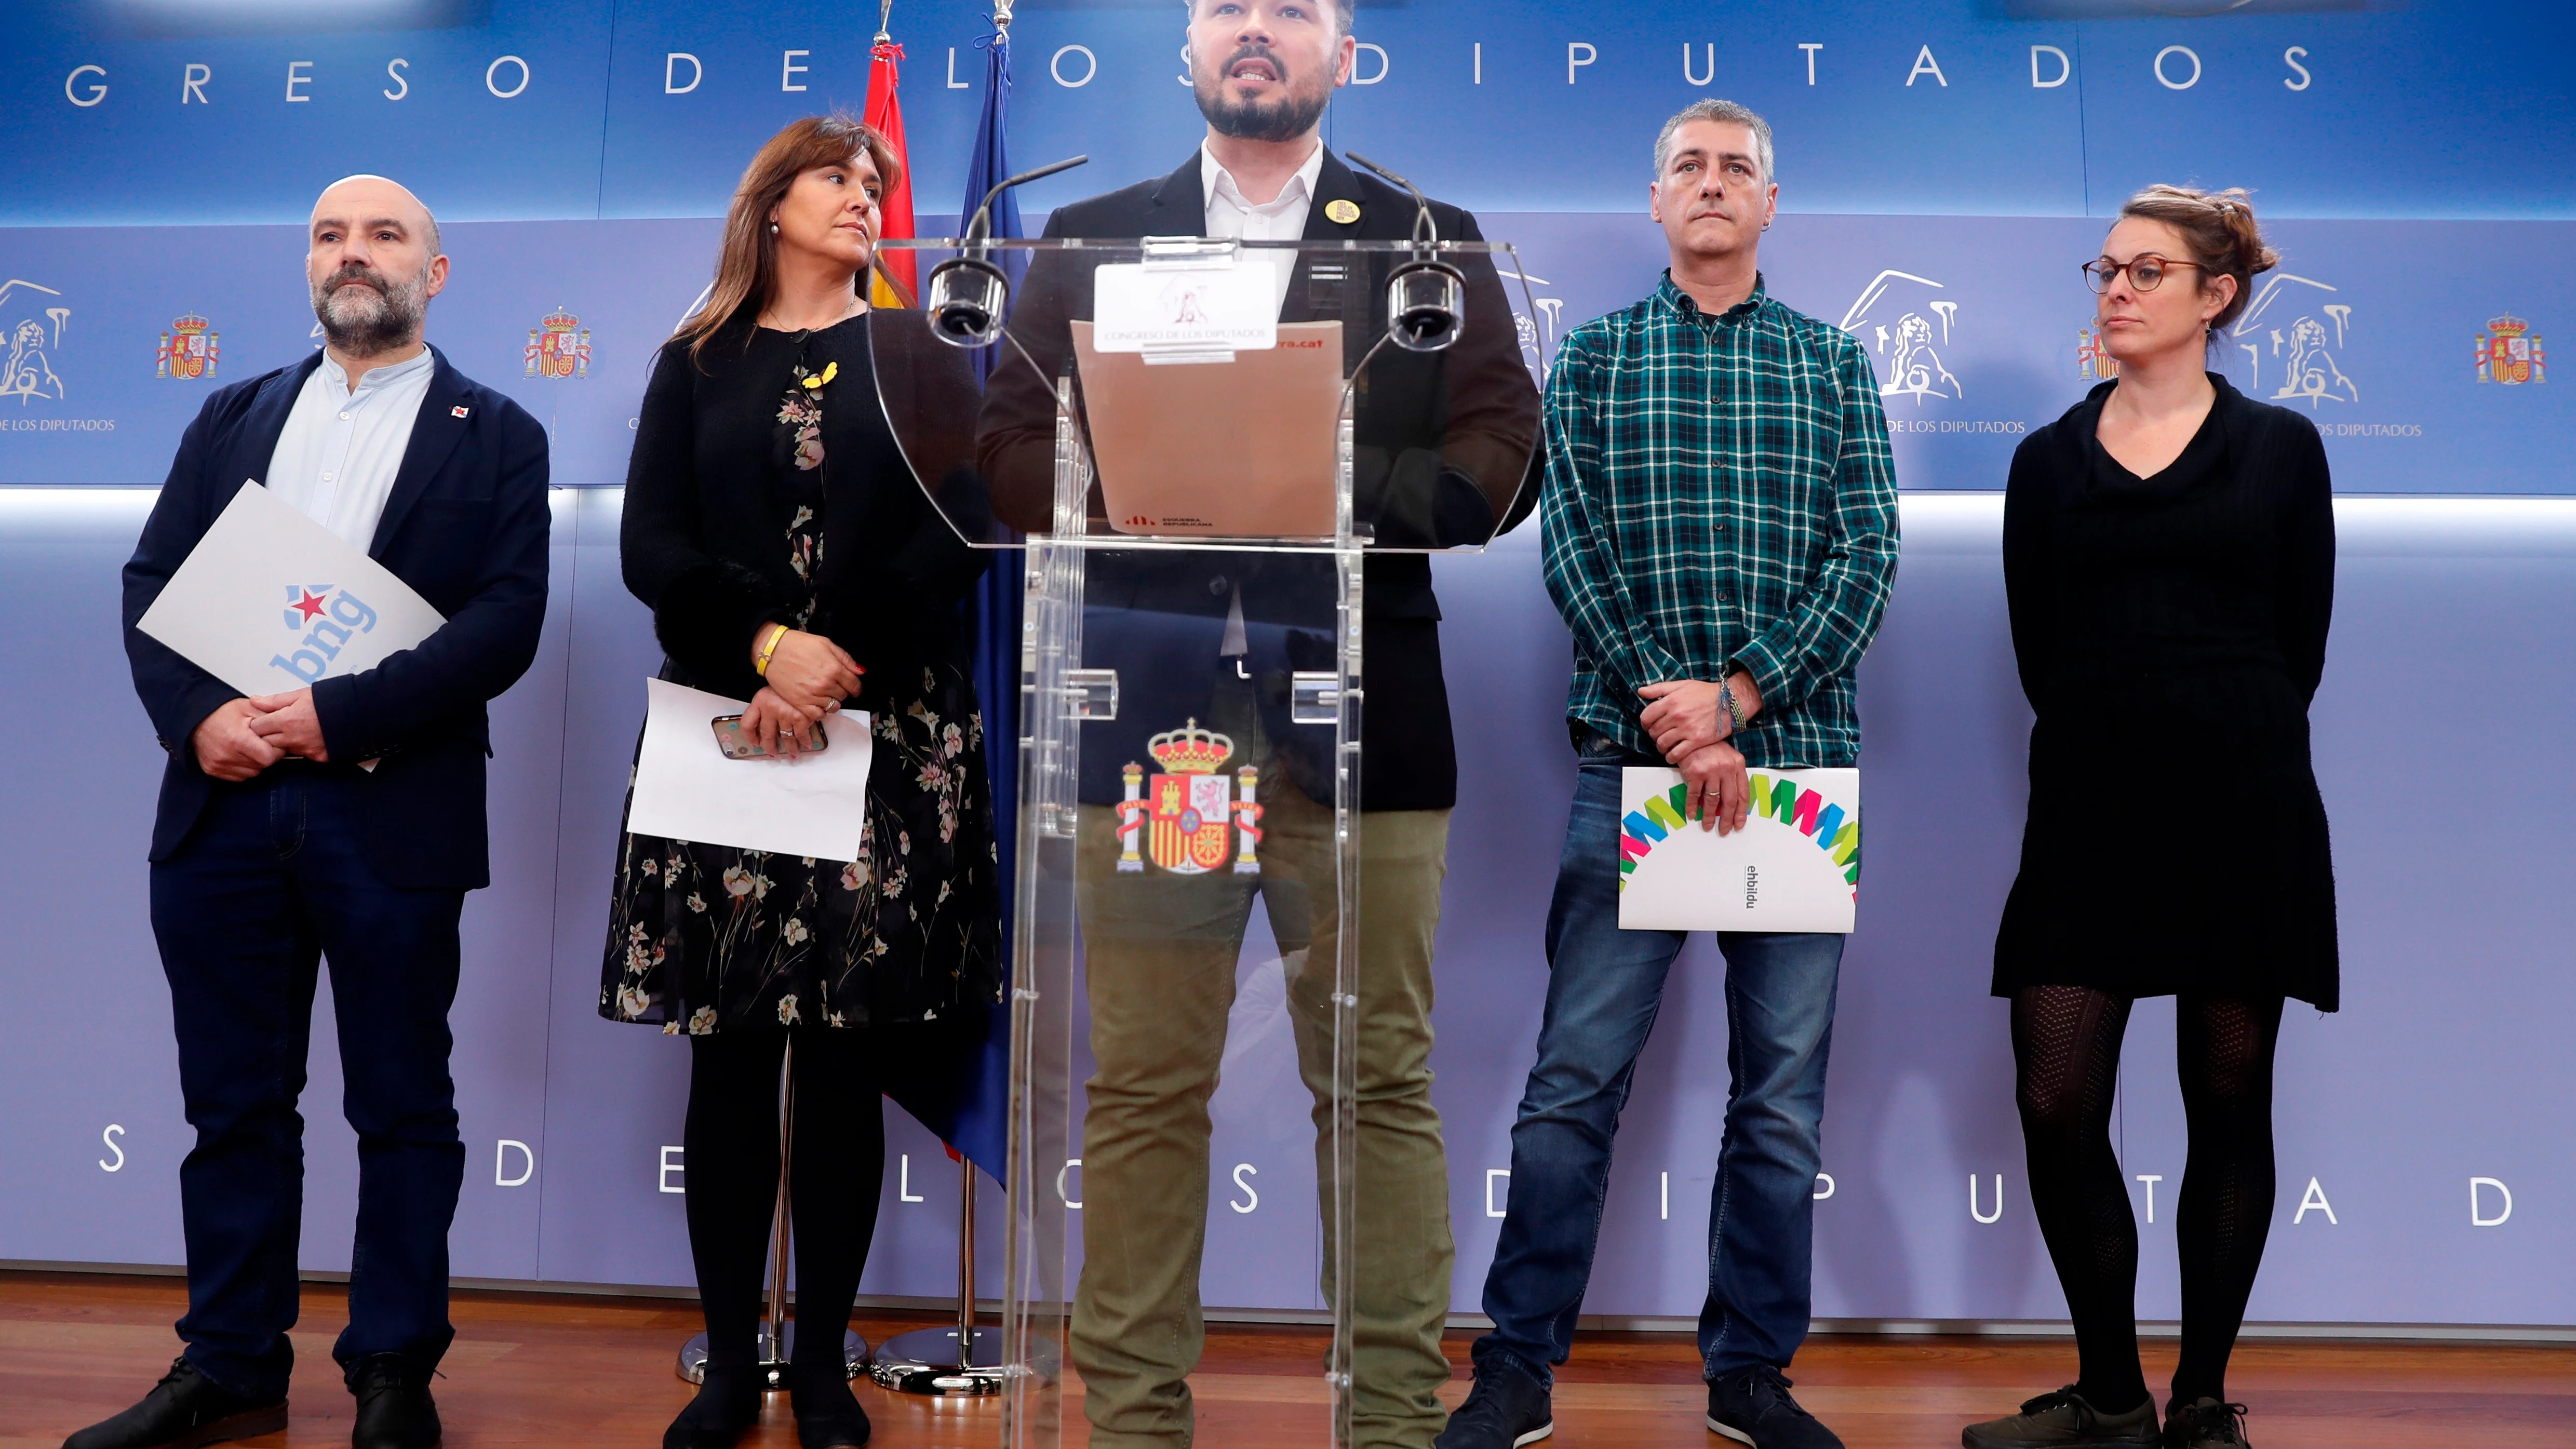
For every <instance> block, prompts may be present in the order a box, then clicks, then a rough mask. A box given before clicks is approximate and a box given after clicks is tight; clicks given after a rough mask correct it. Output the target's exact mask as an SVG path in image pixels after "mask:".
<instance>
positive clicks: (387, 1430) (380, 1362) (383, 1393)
mask: <svg viewBox="0 0 2576 1449" xmlns="http://www.w3.org/2000/svg"><path fill="white" fill-rule="evenodd" d="M432 1372H433V1370H431V1369H429V1368H428V1367H426V1366H424V1365H421V1364H416V1363H413V1362H412V1361H411V1360H409V1359H407V1358H404V1357H403V1356H402V1355H401V1354H398V1353H371V1354H368V1355H367V1356H366V1357H365V1358H362V1359H359V1360H357V1361H356V1362H354V1363H352V1364H350V1365H349V1369H348V1380H349V1392H350V1393H352V1394H355V1395H356V1396H357V1398H358V1417H357V1422H356V1423H355V1424H353V1425H352V1426H351V1427H350V1429H349V1443H350V1444H351V1445H352V1446H354V1449H437V1446H438V1439H439V1426H438V1401H437V1400H435V1399H433V1398H431V1397H430V1396H429V1376H430V1374H431V1373H432Z"/></svg>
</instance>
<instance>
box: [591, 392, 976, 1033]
mask: <svg viewBox="0 0 2576 1449" xmlns="http://www.w3.org/2000/svg"><path fill="white" fill-rule="evenodd" d="M814 361H815V362H816V363H817V365H815V366H812V367H809V366H808V365H806V363H805V362H799V363H798V364H797V365H796V366H794V367H793V368H792V369H791V378H790V381H789V384H788V386H787V388H786V390H785V392H784V394H783V395H782V396H781V397H780V399H779V403H778V412H777V424H778V432H777V439H776V447H775V449H774V451H773V454H772V459H771V461H772V463H773V464H774V465H775V466H776V470H777V473H778V475H779V481H780V484H781V486H782V488H783V490H784V493H785V496H786V498H787V500H788V501H789V503H790V505H791V506H790V509H789V513H788V522H787V526H786V530H785V534H784V536H783V537H782V538H781V539H780V540H779V545H780V547H782V548H784V549H785V550H786V551H787V556H788V564H789V567H790V568H791V569H792V570H793V571H794V573H795V576H796V577H797V578H798V579H799V580H802V581H803V585H804V590H803V594H804V597H803V599H802V601H801V603H800V604H799V606H798V607H797V608H796V609H795V610H794V611H793V613H792V615H791V616H790V617H789V618H787V619H785V620H784V621H783V622H786V623H789V624H791V625H793V626H795V627H799V628H802V627H805V626H806V625H807V624H808V623H809V622H810V621H811V620H812V618H813V615H814V607H815V595H814V586H815V582H816V580H817V578H818V576H819V574H820V570H821V567H822V563H823V552H824V532H823V506H824V489H823V479H824V468H823V464H824V453H825V449H824V439H823V407H824V405H825V395H826V388H827V387H828V385H829V384H830V383H832V382H833V381H836V380H837V381H840V382H841V383H842V389H840V390H837V392H836V395H841V396H844V397H846V398H848V399H849V400H851V401H852V402H853V404H854V405H855V402H856V399H857V398H859V397H860V396H863V394H861V393H860V392H859V391H858V388H853V387H851V383H853V382H856V383H857V384H859V386H860V387H865V388H868V389H870V390H871V391H872V390H873V384H872V383H871V382H870V381H869V380H868V378H867V376H866V370H865V364H864V361H860V360H854V361H853V365H852V366H850V367H842V366H840V365H839V364H838V363H837V362H830V361H822V360H820V359H814ZM854 371H855V372H856V373H858V376H857V377H855V378H853V377H850V376H848V374H850V373H852V372H854ZM943 676H945V677H943ZM903 693H910V691H903ZM973 699H974V695H973V692H972V686H971V683H970V681H968V680H967V679H966V678H965V677H964V675H963V673H962V672H961V671H959V670H958V669H956V668H955V667H954V666H950V665H932V666H929V667H926V668H924V669H923V671H922V676H921V679H920V689H919V693H918V694H917V695H915V696H913V697H912V698H910V699H909V700H908V702H907V703H906V704H905V705H904V706H903V707H902V708H901V709H900V710H884V711H881V712H880V713H879V714H878V715H877V716H876V717H875V719H874V721H873V724H872V729H873V736H874V745H875V750H874V757H873V763H872V764H871V766H870V769H869V774H868V803H867V822H866V828H865V832H864V834H863V836H862V845H861V854H860V858H859V859H857V860H852V861H838V860H819V859H815V858H813V857H810V856H808V857H797V856H784V855H774V854H771V853H769V852H765V851H757V850H744V849H739V848H736V847H732V846H720V845H707V844H701V843H697V842H692V841H681V840H668V839H663V838H661V837H658V836H650V835H638V834H634V833H632V832H629V833H627V834H626V835H625V836H624V837H623V838H622V840H621V843H620V846H619V851H618V865H617V883H616V890H615V893H614V896H613V899H612V904H611V908H610V919H609V934H608V941H607V951H606V956H605V960H604V961H603V963H602V972H601V985H600V1001H599V1010H600V1014H601V1015H602V1016H605V1017H607V1018H609V1019H611V1020H615V1021H632V1022H644V1023H650V1024H658V1025H660V1026H661V1028H662V1030H663V1031H664V1032H666V1033H673V1034H677V1033H682V1032H686V1033H688V1034H690V1035H698V1036H703V1035H707V1034H710V1033H714V1032H718V1031H733V1030H741V1029H761V1028H767V1029H776V1028H780V1027H791V1026H800V1025H814V1024H819V1025H824V1026H835V1027H843V1026H856V1025H861V1024H865V1023H869V1022H880V1021H894V1020H907V1019H909V1020H925V1021H926V1020H930V1019H933V1018H935V1017H937V1016H939V1015H940V1013H941V1010H942V1003H964V1002H970V1001H974V1000H977V999H990V998H991V997H992V996H993V995H994V994H995V992H996V990H997V988H998V967H997V957H998V948H997V936H998V918H997V914H996V906H995V896H996V891H995V884H994V882H995V877H996V875H997V866H996V863H995V849H994V844H993V825H992V820H991V816H990V811H991V803H990V801H991V796H990V793H989V791H988V790H987V788H986V786H985V782H984V779H983V769H984V765H983V758H984V757H983V750H984V723H983V717H982V714H981V712H980V711H978V710H976V709H975V708H974V707H973ZM629 790H630V795H629V800H630V805H631V802H632V786H631V781H630V787H629Z"/></svg>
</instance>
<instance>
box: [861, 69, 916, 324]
mask: <svg viewBox="0 0 2576 1449" xmlns="http://www.w3.org/2000/svg"><path fill="white" fill-rule="evenodd" d="M874 55H875V60H874V61H873V62H871V63H870V65H869V66H868V105H867V111H866V114H865V115H864V116H863V117H862V119H864V120H865V121H866V122H867V124H868V126H869V128H870V129H872V130H874V131H875V132H876V133H877V134H878V135H880V136H883V137H885V138H886V144H888V145H890V146H892V147H893V148H894V155H895V160H896V161H898V162H899V163H901V164H902V166H903V172H904V174H903V179H902V180H900V181H897V182H896V183H895V184H894V185H892V186H890V187H888V188H887V189H886V194H885V204H884V225H885V232H884V236H883V237H881V238H880V240H890V239H893V238H896V237H903V238H906V239H909V238H910V237H911V236H912V235H913V230H912V157H911V155H910V153H909V152H908V151H906V149H905V147H904V144H903V101H902V99H901V98H900V97H898V96H897V95H896V94H895V86H896V77H895V65H896V62H898V61H900V60H902V59H903V47H902V46H900V45H897V44H895V43H894V41H893V40H892V39H890V38H888V37H887V36H885V35H883V34H879V35H878V36H877V44H876V50H875V52H874ZM912 263H913V257H912V253H911V252H908V251H896V252H882V253H880V254H879V255H878V258H877V264H876V265H875V266H874V267H872V268H870V269H869V271H868V305H870V306H872V307H909V306H911V305H912V299H913V298H914V297H915V296H916V295H918V293H919V290H920V287H919V283H918V282H917V280H916V279H915V277H914V274H913V265H912Z"/></svg>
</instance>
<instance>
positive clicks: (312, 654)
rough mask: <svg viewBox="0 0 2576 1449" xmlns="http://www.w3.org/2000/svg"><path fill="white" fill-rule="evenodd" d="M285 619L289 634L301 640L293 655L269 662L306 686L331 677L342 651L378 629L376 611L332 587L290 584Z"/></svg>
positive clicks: (276, 658)
mask: <svg viewBox="0 0 2576 1449" xmlns="http://www.w3.org/2000/svg"><path fill="white" fill-rule="evenodd" d="M285 619H286V628H287V630H288V632H290V633H294V634H297V635H300V636H301V637H300V638H298V639H297V640H296V641H295V642H296V646H297V647H296V648H295V651H294V652H293V653H291V654H279V655H275V656H273V657H272V658H270V660H269V661H268V662H269V663H271V664H273V665H275V666H277V667H278V668H280V669H283V670H285V671H286V672H287V673H289V674H292V675H294V676H295V677H296V678H297V679H298V680H300V681H302V682H303V683H305V684H312V683H315V682H316V681H318V680H320V679H321V678H322V677H323V676H325V675H327V674H329V673H330V672H331V665H332V662H333V661H334V660H337V659H338V658H339V657H340V650H341V649H342V648H343V647H345V646H346V645H347V644H348V642H349V641H350V640H351V639H352V638H355V637H356V636H358V635H360V634H367V633H372V632H374V630H375V627H376V611H375V610H374V609H372V608H370V607H368V605H367V604H366V602H365V601H364V600H361V599H360V598H358V596H357V595H355V594H352V593H350V592H349V591H348V590H347V589H341V588H335V587H334V586H333V585H330V584H288V585H287V586H286V610H285Z"/></svg>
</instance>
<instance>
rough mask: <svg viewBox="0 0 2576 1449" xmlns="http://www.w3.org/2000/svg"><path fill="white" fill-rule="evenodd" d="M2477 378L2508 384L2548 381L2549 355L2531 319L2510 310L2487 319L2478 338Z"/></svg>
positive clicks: (2483, 380)
mask: <svg viewBox="0 0 2576 1449" xmlns="http://www.w3.org/2000/svg"><path fill="white" fill-rule="evenodd" d="M2478 381H2480V382H2500V383H2503V384H2504V385H2505V386H2507V387H2514V386H2517V385H2519V384H2522V383H2526V382H2547V381H2549V359H2548V357H2547V355H2546V354H2544V353H2543V352H2542V351H2541V350H2540V339H2539V338H2537V337H2534V336H2532V335H2531V324H2530V323H2528V322H2525V321H2523V320H2522V319H2521V318H2519V317H2516V316H2513V315H2512V314H2510V313H2508V314H2506V315H2505V316H2502V317H2497V318H2493V319H2491V320H2489V321H2488V323H2487V330H2486V331H2485V332H2484V333H2483V334H2481V335H2480V336H2479V338H2478Z"/></svg>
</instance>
